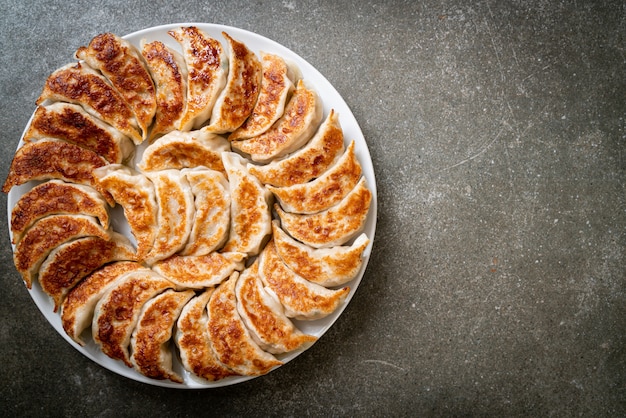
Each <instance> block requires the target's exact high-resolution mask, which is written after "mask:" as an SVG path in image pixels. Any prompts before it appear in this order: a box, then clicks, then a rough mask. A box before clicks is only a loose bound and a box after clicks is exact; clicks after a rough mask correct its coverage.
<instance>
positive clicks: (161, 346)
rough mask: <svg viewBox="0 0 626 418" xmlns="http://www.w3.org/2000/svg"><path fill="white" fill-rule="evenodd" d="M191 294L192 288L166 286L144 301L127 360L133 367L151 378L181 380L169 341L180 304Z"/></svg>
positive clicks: (181, 306) (181, 381)
mask: <svg viewBox="0 0 626 418" xmlns="http://www.w3.org/2000/svg"><path fill="white" fill-rule="evenodd" d="M194 295H195V293H194V291H193V290H187V291H184V292H176V291H175V290H166V291H165V292H163V293H161V294H160V295H157V296H155V297H154V298H152V299H150V300H149V301H148V302H146V304H145V305H144V306H143V308H142V309H141V313H140V314H139V319H138V320H137V326H136V327H135V330H134V331H133V335H132V337H131V349H132V354H131V357H130V361H131V363H132V364H133V366H134V367H135V370H137V371H139V372H140V373H141V374H143V375H144V376H146V377H149V378H151V379H157V380H164V379H169V380H171V381H172V382H176V383H183V378H182V377H180V375H179V374H178V373H176V372H175V371H174V369H173V368H172V357H173V353H172V350H171V349H170V344H169V342H170V340H171V338H172V328H173V327H174V324H175V323H176V321H177V320H178V316H179V315H180V312H181V311H182V309H183V306H185V304H186V303H187V302H188V301H189V300H190V299H191V298H192V297H193V296H194Z"/></svg>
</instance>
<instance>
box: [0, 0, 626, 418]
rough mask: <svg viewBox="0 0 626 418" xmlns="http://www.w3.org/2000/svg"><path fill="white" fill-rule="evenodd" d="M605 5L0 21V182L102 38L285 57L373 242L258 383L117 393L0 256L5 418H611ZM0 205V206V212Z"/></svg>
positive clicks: (615, 409)
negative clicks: (335, 148)
mask: <svg viewBox="0 0 626 418" xmlns="http://www.w3.org/2000/svg"><path fill="white" fill-rule="evenodd" d="M625 14H626V8H625V7H624V3H623V2H620V1H592V2H577V3H576V2H566V1H563V2H561V1H543V0H536V1H499V0H493V1H471V2H467V1H459V0H450V1H432V0H426V1H422V2H411V1H408V2H400V1H385V2H379V3H375V2H372V1H365V2H353V3H351V4H349V3H348V2H343V1H299V0H291V1H277V2H270V1H253V2H247V1H228V2H226V1H216V2H209V1H188V2H180V4H179V2H164V1H160V0H158V1H155V0H147V1H135V0H130V1H124V2H115V1H98V2H93V1H89V2H88V1H82V0H81V1H71V2H68V1H52V0H48V1H40V2H36V3H33V2H24V1H21V0H20V1H18V0H3V1H2V2H0V19H1V22H2V24H1V26H0V40H1V45H2V58H1V60H2V65H0V94H1V95H2V100H1V101H0V126H1V127H2V132H3V136H2V143H3V147H2V150H1V151H0V152H1V161H2V165H1V167H2V169H1V170H0V176H1V177H2V178H3V179H4V177H5V176H6V173H7V169H8V164H9V162H10V160H11V157H12V155H13V152H14V150H15V147H16V144H17V141H18V139H19V137H20V135H21V133H22V130H23V129H24V126H25V125H26V122H27V120H28V118H29V116H30V114H31V113H32V111H33V110H34V101H35V99H36V98H37V96H38V95H39V93H40V91H41V87H42V86H43V82H44V80H45V78H46V76H47V75H48V74H49V73H50V72H51V71H53V70H54V69H56V68H57V67H59V66H61V65H62V64H65V63H66V62H68V61H69V60H71V57H72V54H73V52H74V51H75V49H76V48H77V47H78V46H80V45H83V44H85V43H87V42H88V41H89V40H90V39H91V37H92V36H94V35H96V34H97V33H100V32H104V31H113V32H116V33H118V34H126V33H130V32H133V31H136V30H139V29H142V28H145V27H150V26H155V25H158V24H164V23H177V22H191V21H198V22H200V21H202V22H210V23H222V24H226V25H232V26H237V27H240V28H243V29H248V30H251V31H254V32H257V33H259V34H261V35H264V36H267V37H269V38H271V39H274V40H276V41H277V42H279V43H282V44H284V45H285V46H287V47H289V48H291V49H292V50H294V51H295V52H296V53H298V54H299V55H301V56H302V57H303V58H304V59H306V60H307V61H309V62H310V63H311V64H313V65H314V66H315V67H316V68H317V69H318V70H320V71H321V72H322V73H323V74H324V75H325V76H326V77H327V78H328V79H329V80H330V82H331V83H332V84H333V85H334V86H335V87H336V88H337V89H338V90H339V92H340V93H341V94H342V95H343V97H344V98H345V100H346V102H347V103H348V105H349V106H350V107H351V109H352V110H353V112H354V114H355V116H356V118H357V120H358V121H359V123H360V125H361V127H362V129H363V132H364V134H365V137H366V140H367V142H368V145H369V147H370V151H371V153H372V158H373V162H374V166H375V171H376V176H377V186H378V209H379V219H378V229H377V235H376V240H375V246H374V251H373V254H372V257H371V260H370V264H369V267H368V269H367V272H366V275H365V277H364V279H363V282H362V285H361V287H360V288H359V289H358V292H357V293H356V295H355V297H354V299H353V300H352V302H351V304H350V306H349V307H348V308H347V309H346V311H345V312H344V314H343V315H342V317H341V318H340V319H339V320H338V321H337V323H336V324H335V326H334V327H333V328H331V330H330V331H329V332H328V333H327V334H326V335H325V336H324V337H323V338H322V339H321V340H320V341H319V342H318V343H317V344H316V345H315V346H314V347H313V348H311V349H310V350H308V351H307V352H306V353H304V354H303V355H301V356H300V357H299V358H298V359H296V360H295V361H293V362H291V363H289V364H288V365H286V366H285V367H282V368H280V369H279V370H277V371H275V372H272V373H271V374H270V375H268V376H265V377H262V378H258V379H255V380H252V381H249V382H247V383H244V384H241V385H237V386H232V387H227V388H222V389H217V390H202V391H175V390H167V389H161V388H157V387H152V386H148V385H144V384H141V383H137V382H134V381H131V380H128V379H125V378H122V377H119V376H117V375H115V374H113V373H111V372H109V371H107V370H105V369H103V368H101V367H100V366H98V365H97V364H95V363H93V362H91V361H90V360H88V359H87V358H85V357H83V356H82V355H81V354H79V353H78V352H77V351H75V350H74V349H73V348H71V347H70V346H69V345H68V344H66V343H65V341H64V340H63V339H62V338H61V337H60V336H59V335H58V334H57V333H56V332H55V331H54V330H53V328H52V327H51V326H49V325H48V323H47V322H46V321H45V319H44V317H43V316H42V315H41V314H40V313H39V311H38V310H37V309H36V307H35V305H34V303H33V302H32V301H31V299H30V296H29V295H28V292H27V291H26V289H25V287H24V285H23V284H22V282H21V280H20V278H19V276H18V275H17V273H16V271H15V269H14V268H13V265H12V258H11V257H12V256H11V250H10V246H9V239H8V232H7V222H6V213H5V212H4V211H1V212H0V213H2V215H1V219H0V235H1V239H2V243H3V245H2V250H1V252H0V262H1V263H2V264H1V265H2V272H1V273H0V278H1V279H0V280H1V284H0V286H1V291H0V318H1V321H2V322H1V325H0V332H1V333H0V358H2V360H3V365H2V368H1V370H2V371H1V372H0V382H1V383H0V387H1V394H2V395H1V397H0V410H2V411H3V412H4V413H5V414H7V415H17V414H19V415H38V414H41V413H46V414H49V415H59V416H60V415H65V416H77V415H87V416H107V417H109V416H119V415H120V414H130V415H142V416H150V415H156V414H164V413H167V414H168V415H170V416H187V415H192V414H193V413H199V412H202V413H205V414H209V413H210V414H213V413H214V414H216V415H217V414H219V415H242V414H247V415H257V416H266V415H270V414H271V415H291V416H296V415H297V416H300V415H313V416H321V415H351V416H372V415H373V416H409V415H410V416H414V415H433V416H437V415H500V416H502V415H535V416H545V415H555V416H575V415H583V416H619V415H621V416H624V415H626V364H625V362H626V346H625V342H626V326H625V324H626V321H625V318H626V294H625V290H626V289H625V284H626V260H625V257H624V256H625V248H626V191H625V184H626V172H625V169H626V155H625V153H626V134H625V122H624V119H625V117H626V88H625V87H626V86H625V78H626V76H625V74H626V65H625V60H626V52H625V45H626V39H625V35H626V16H625ZM5 205H6V196H5V195H2V196H0V206H2V207H4V206H5Z"/></svg>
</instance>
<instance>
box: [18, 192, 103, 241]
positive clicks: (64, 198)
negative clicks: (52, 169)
mask: <svg viewBox="0 0 626 418" xmlns="http://www.w3.org/2000/svg"><path fill="white" fill-rule="evenodd" d="M57 214H74V215H80V214H82V215H89V216H93V217H95V218H97V219H98V221H100V224H101V225H102V227H103V228H104V229H108V228H109V211H108V205H107V202H106V201H105V200H104V198H103V197H102V195H101V194H100V193H98V192H97V191H96V190H95V189H94V188H92V187H89V186H85V185H82V184H74V183H66V182H64V181H61V180H50V181H47V182H45V183H42V184H39V185H37V186H35V187H33V188H32V189H31V190H29V191H28V192H26V193H25V194H23V195H22V197H20V199H19V200H18V201H17V203H16V204H15V206H14V207H13V210H12V211H11V233H12V234H13V244H17V243H18V242H19V241H20V240H21V239H22V235H23V234H24V232H25V231H26V230H27V229H28V228H29V227H30V226H31V225H32V224H34V223H35V222H36V221H38V220H39V219H42V218H45V217H46V216H49V215H57Z"/></svg>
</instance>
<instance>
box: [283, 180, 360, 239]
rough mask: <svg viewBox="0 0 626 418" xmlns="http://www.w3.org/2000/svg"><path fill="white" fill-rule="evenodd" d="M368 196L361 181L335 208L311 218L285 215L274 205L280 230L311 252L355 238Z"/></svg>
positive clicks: (292, 214)
mask: <svg viewBox="0 0 626 418" xmlns="http://www.w3.org/2000/svg"><path fill="white" fill-rule="evenodd" d="M371 201H372V192H371V191H370V190H369V189H368V188H367V184H366V181H365V177H361V180H360V181H359V183H358V184H357V185H356V186H355V187H354V189H352V190H351V191H350V193H348V194H347V195H346V197H344V198H343V200H342V201H341V202H339V203H338V204H337V205H335V206H333V207H331V208H330V209H327V210H325V211H322V212H319V213H315V214H312V215H300V214H294V213H288V212H285V211H284V210H282V209H281V207H280V205H278V204H275V205H274V209H275V210H276V212H277V213H278V216H279V217H280V220H281V226H282V228H283V229H284V230H285V231H286V232H287V233H288V234H289V235H291V236H292V237H293V238H295V239H297V240H298V241H300V242H302V243H304V244H307V245H309V246H311V247H314V248H326V247H334V246H336V245H342V244H344V243H346V242H348V241H349V240H350V239H351V238H353V237H354V236H356V235H357V234H358V233H359V232H361V230H362V229H363V227H364V226H365V221H366V220H367V214H368V212H369V208H370V203H371Z"/></svg>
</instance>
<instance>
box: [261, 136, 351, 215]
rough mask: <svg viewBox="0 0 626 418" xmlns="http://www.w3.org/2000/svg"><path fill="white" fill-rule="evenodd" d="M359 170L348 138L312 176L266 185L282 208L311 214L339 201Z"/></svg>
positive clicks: (349, 187) (348, 189)
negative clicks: (331, 162)
mask: <svg viewBox="0 0 626 418" xmlns="http://www.w3.org/2000/svg"><path fill="white" fill-rule="evenodd" d="M362 173H363V170H362V169H361V164H359V160H358V159H357V158H356V155H355V153H354V141H352V142H351V143H350V145H348V149H347V150H346V152H345V153H344V155H343V156H342V157H341V158H340V159H339V160H338V161H337V163H336V164H335V165H334V166H332V167H331V168H330V169H328V171H326V172H325V173H324V174H322V175H321V176H320V177H318V178H316V179H315V180H312V181H309V182H307V183H304V184H294V185H293V186H287V187H274V186H271V185H268V186H267V188H268V189H269V190H270V191H271V192H272V193H274V196H276V198H277V199H278V202H279V203H280V207H281V208H282V209H283V210H284V211H286V212H292V213H304V214H311V213H317V212H321V211H323V210H326V209H328V208H330V207H331V206H334V205H336V204H337V203H339V202H340V201H341V200H342V199H343V198H344V197H346V195H347V194H348V193H349V192H350V191H351V190H352V189H354V187H355V186H356V184H357V183H358V181H359V179H360V178H361V174H362Z"/></svg>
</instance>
